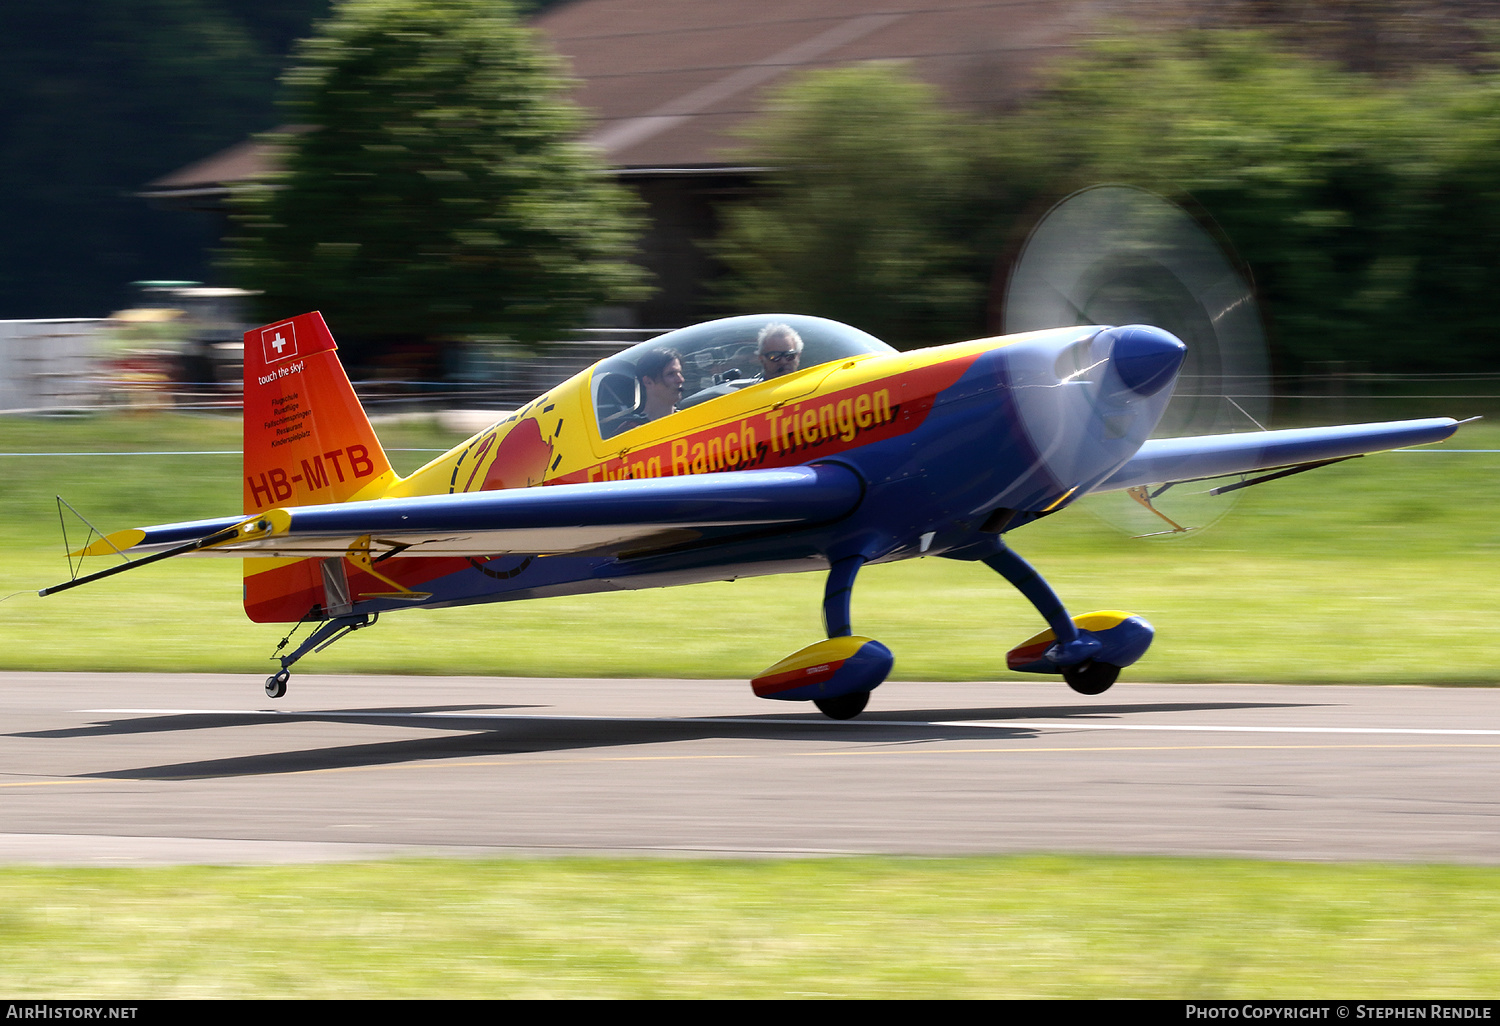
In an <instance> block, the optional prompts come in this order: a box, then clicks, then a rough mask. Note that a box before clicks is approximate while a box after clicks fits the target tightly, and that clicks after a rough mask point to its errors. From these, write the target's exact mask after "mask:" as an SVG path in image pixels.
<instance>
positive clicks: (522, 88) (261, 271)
mask: <svg viewBox="0 0 1500 1026" xmlns="http://www.w3.org/2000/svg"><path fill="white" fill-rule="evenodd" d="M284 84H285V86H286V88H287V97H286V100H285V108H286V111H287V114H288V116H289V120H290V121H292V122H294V123H296V124H298V125H302V126H309V127H308V128H307V129H306V130H301V131H298V132H294V133H284V134H281V135H280V136H278V137H277V142H278V144H279V145H280V147H281V149H282V153H283V170H282V171H281V172H280V173H278V174H277V175H275V176H274V177H273V178H272V179H271V180H269V181H267V182H265V183H263V184H262V185H260V186H259V187H257V188H254V189H252V190H250V191H249V192H248V193H247V194H246V195H245V196H244V197H243V198H242V205H241V213H240V215H239V216H240V229H241V230H240V231H239V232H238V233H237V236H236V237H235V238H234V239H232V240H231V247H232V248H231V252H230V255H229V265H230V266H231V267H232V268H233V270H234V271H235V272H236V274H237V275H238V278H239V284H241V285H244V286H246V287H249V288H254V289H260V290H263V292H264V295H263V297H262V307H263V312H264V313H265V314H266V315H267V316H269V317H280V316H285V315H287V314H289V313H297V312H301V311H302V310H308V309H315V308H316V309H321V310H322V311H323V312H324V314H325V315H326V316H327V317H328V320H329V322H330V323H331V324H332V325H333V327H334V329H335V331H337V332H343V333H348V334H351V335H364V336H367V337H368V336H384V337H386V338H390V337H393V336H407V337H412V336H417V337H427V338H433V337H442V336H453V335H475V334H494V335H500V336H503V337H508V338H512V339H516V340H522V341H525V340H537V339H542V338H545V337H548V336H549V335H552V334H554V333H555V332H557V331H558V330H559V329H562V328H564V327H567V326H569V325H571V324H574V323H576V321H577V319H578V318H579V317H580V316H581V314H582V313H583V311H585V310H586V309H587V308H588V307H590V306H593V305H597V304H601V303H605V302H611V301H620V300H623V299H627V298H631V297H633V295H634V294H635V293H637V292H638V291H639V289H640V285H641V281H642V272H641V271H640V270H639V269H638V268H637V267H635V266H634V265H633V264H631V263H629V262H628V258H629V256H630V255H631V253H632V251H633V244H634V236H635V233H636V231H637V221H636V218H635V217H634V215H633V212H632V210H631V202H630V200H629V199H628V197H627V194H626V193H624V192H623V191H622V190H621V189H620V188H619V187H617V186H616V185H614V184H613V183H612V182H611V181H610V180H609V179H608V178H607V177H606V176H605V175H604V174H603V173H602V172H603V168H602V167H600V166H599V165H598V163H597V162H596V161H595V160H593V159H592V158H591V156H590V155H589V154H588V153H587V151H585V150H584V149H583V147H582V146H581V145H580V144H579V143H577V142H576V141H575V140H576V139H577V137H578V136H579V134H580V128H581V124H582V120H581V115H580V114H579V112H578V110H577V109H576V108H575V107H574V106H573V105H572V104H571V103H569V102H568V101H567V100H566V99H565V98H564V97H563V95H562V92H563V89H564V82H563V81H562V80H561V79H560V78H559V76H558V74H557V72H556V61H555V59H554V58H552V57H551V56H549V55H547V54H545V53H544V52H543V51H542V49H541V48H540V47H539V45H538V44H537V43H536V42H535V40H534V38H533V35H532V33H531V32H530V30H528V29H525V28H523V27H521V26H520V25H519V24H518V23H517V22H516V20H515V17H514V14H513V13H512V11H511V9H510V8H509V7H507V6H506V5H505V4H503V3H499V2H496V0H346V2H344V3H341V4H339V5H338V6H337V7H336V8H335V11H334V14H333V16H332V18H331V19H330V20H329V21H327V22H325V23H324V24H323V25H321V26H320V29H319V31H318V34H317V35H316V36H315V37H314V38H312V39H310V40H308V41H306V42H304V43H303V44H302V45H301V46H300V48H299V50H298V52H297V55H296V60H295V63H294V66H293V67H292V69H291V70H290V71H289V72H288V73H287V75H286V77H285V79H284Z"/></svg>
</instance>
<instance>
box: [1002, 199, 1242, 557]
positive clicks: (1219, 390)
mask: <svg viewBox="0 0 1500 1026" xmlns="http://www.w3.org/2000/svg"><path fill="white" fill-rule="evenodd" d="M1004 309H1005V315H1004V325H1003V330H1004V332H1005V333H1006V334H1010V333H1013V332H1020V331H1033V330H1037V329H1042V328H1055V327H1058V326H1063V325H1070V324H1108V325H1122V324H1150V325H1154V326H1156V327H1159V328H1165V329H1166V330H1167V331H1170V332H1172V333H1173V334H1174V335H1176V336H1177V337H1178V338H1180V339H1182V341H1183V342H1184V343H1186V345H1187V358H1186V362H1185V363H1184V364H1183V366H1182V371H1181V373H1180V375H1179V376H1178V379H1177V385H1176V390H1175V391H1174V393H1173V396H1172V401H1171V403H1170V404H1169V405H1168V407H1167V411H1166V413H1165V414H1164V415H1163V416H1162V419H1161V422H1160V424H1159V425H1158V426H1157V428H1156V430H1155V432H1153V435H1152V437H1156V438H1165V437H1175V436H1183V435H1206V434H1224V433H1230V432H1239V431H1260V430H1262V425H1265V424H1266V421H1267V418H1268V412H1269V408H1270V396H1269V393H1270V387H1269V385H1270V382H1269V374H1268V371H1267V362H1266V345H1265V336H1264V334H1263V333H1262V331H1261V322H1260V311H1259V309H1258V308H1257V306H1256V303H1255V297H1254V294H1253V293H1252V291H1251V288H1250V285H1249V283H1248V282H1247V281H1246V279H1245V277H1244V276H1243V275H1242V274H1241V273H1240V272H1239V271H1238V270H1237V269H1236V267H1235V265H1234V263H1233V262H1232V261H1231V259H1230V257H1229V256H1228V255H1227V254H1226V253H1225V251H1224V249H1223V248H1222V247H1221V246H1220V245H1219V244H1218V243H1216V242H1215V241H1214V239H1213V237H1212V236H1211V235H1210V234H1209V233H1208V231H1206V230H1205V229H1204V228H1203V226H1202V225H1200V224H1199V223H1198V222H1197V221H1196V220H1194V219H1193V217H1192V216H1191V215H1189V214H1188V213H1187V211H1185V210H1183V209H1182V208H1181V207H1179V206H1177V205H1176V204H1173V203H1170V202H1168V201H1167V200H1164V199H1162V198H1161V197H1159V196H1155V195H1153V194H1151V193H1149V192H1145V191H1143V190H1141V189H1136V188H1131V187H1128V186H1118V185H1106V186H1096V187H1094V188H1091V189H1084V190H1083V191H1081V192H1076V193H1074V194H1073V195H1071V196H1069V197H1067V198H1066V199H1064V200H1063V201H1062V202H1060V203H1058V204H1057V205H1056V206H1055V207H1053V208H1052V209H1051V210H1050V211H1049V212H1048V213H1047V214H1046V216H1045V217H1043V218H1042V220H1041V221H1040V222H1039V223H1038V224H1037V225H1036V227H1035V228H1033V229H1032V232H1031V235H1030V237H1029V238H1028V239H1027V240H1026V245H1025V247H1024V248H1023V250H1022V252H1021V256H1020V259H1019V260H1018V261H1017V262H1016V265H1015V268H1014V270H1013V271H1012V273H1011V278H1010V282H1009V285H1008V286H1007V289H1006V296H1005V306H1004ZM1231 483H1232V481H1226V480H1223V479H1219V480H1214V481H1196V482H1185V483H1182V484H1177V485H1173V486H1171V487H1170V488H1167V489H1165V490H1162V489H1161V486H1159V485H1158V486H1155V487H1151V488H1145V489H1132V490H1131V492H1129V493H1127V492H1109V493H1105V494H1101V495H1094V496H1089V497H1088V498H1086V499H1084V500H1083V501H1082V503H1081V505H1083V506H1084V508H1087V509H1089V510H1090V511H1092V512H1093V513H1094V514H1095V515H1097V516H1099V517H1100V518H1101V519H1103V520H1105V521H1106V522H1108V523H1110V524H1113V525H1114V526H1116V527H1119V528H1120V529H1121V530H1124V531H1126V532H1127V533H1129V534H1132V535H1162V534H1166V535H1171V534H1181V533H1185V531H1187V530H1191V529H1194V528H1198V527H1204V526H1207V525H1208V524H1210V523H1212V522H1213V521H1214V520H1216V519H1218V517H1220V516H1222V515H1223V514H1224V513H1225V512H1226V511H1227V510H1228V509H1229V507H1230V506H1231V505H1233V503H1234V501H1235V499H1236V498H1237V497H1238V495H1239V492H1238V491H1237V490H1231V491H1225V492H1223V493H1222V494H1220V495H1211V494H1210V492H1211V491H1212V490H1214V489H1216V488H1222V487H1223V486H1225V485H1227V484H1231Z"/></svg>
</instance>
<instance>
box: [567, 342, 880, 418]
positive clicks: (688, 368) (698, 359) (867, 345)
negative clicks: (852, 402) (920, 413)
mask: <svg viewBox="0 0 1500 1026" xmlns="http://www.w3.org/2000/svg"><path fill="white" fill-rule="evenodd" d="M773 325H784V326H786V327H789V328H791V329H792V331H793V332H795V333H796V335H797V337H798V338H800V339H801V341H802V350H801V357H800V360H799V361H798V362H797V370H798V371H803V370H806V369H808V368H809V367H816V366H818V365H819V364H824V363H829V362H831V361H834V360H846V359H848V358H849V357H851V356H868V355H872V354H887V353H894V352H895V351H896V350H895V349H893V348H892V347H890V346H888V345H886V344H885V343H884V342H882V341H880V339H878V338H876V337H875V336H874V335H871V334H868V333H867V332H863V331H860V330H859V329H858V328H853V327H850V326H849V325H847V324H841V323H839V322H838V321H830V320H828V319H826V318H823V317H809V316H806V315H804V314H750V315H746V316H742V317H725V318H723V319H721V320H717V321H707V322H705V323H703V324H694V325H692V326H691V327H688V328H678V329H677V330H676V331H669V332H667V333H666V334H665V335H658V336H657V337H656V338H653V339H650V340H648V341H645V342H641V343H639V344H638V345H634V346H631V347H630V348H629V349H627V350H625V351H624V352H622V353H618V354H616V355H615V356H611V357H610V358H609V359H607V360H603V361H601V362H600V363H598V364H597V365H595V367H594V372H593V379H592V383H591V393H592V399H593V405H594V415H595V416H596V417H597V418H598V424H599V434H600V435H601V436H602V437H604V438H609V437H611V436H613V435H617V434H619V433H621V432H622V431H626V430H628V429H630V428H632V427H637V426H639V425H640V424H642V423H644V422H645V419H644V417H643V413H642V405H643V403H644V395H645V393H644V389H643V388H642V385H641V373H642V365H643V362H644V365H645V367H646V368H647V369H649V368H650V367H651V365H652V362H651V360H650V359H649V358H650V357H651V356H652V354H654V353H658V352H660V351H663V350H668V349H670V350H672V351H673V352H675V353H676V354H677V355H678V356H679V357H680V359H681V367H682V376H683V386H682V398H681V400H680V401H679V402H678V403H677V408H678V409H686V408H687V407H689V406H697V405H699V404H700V403H704V402H709V401H710V400H713V399H717V398H719V397H720V396H724V395H729V394H731V393H733V392H736V391H738V390H739V389H741V388H746V387H749V386H751V385H754V384H757V383H759V382H760V381H761V377H760V374H761V361H760V358H759V355H758V345H759V338H760V335H761V332H762V331H765V330H766V329H767V328H768V327H772V326H773ZM773 330H774V329H773ZM657 362H659V360H658V361H657Z"/></svg>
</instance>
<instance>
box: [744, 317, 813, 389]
mask: <svg viewBox="0 0 1500 1026" xmlns="http://www.w3.org/2000/svg"><path fill="white" fill-rule="evenodd" d="M755 354H756V356H757V357H759V359H760V380H762V381H770V380H771V379H772V378H779V377H781V376H782V375H784V374H790V373H792V371H794V370H796V369H797V364H798V363H799V362H800V361H801V359H802V336H801V335H799V334H797V332H796V330H795V329H794V328H793V327H792V326H791V325H790V324H781V323H773V324H767V325H766V326H765V327H764V328H761V329H760V334H759V335H757V336H756V338H755Z"/></svg>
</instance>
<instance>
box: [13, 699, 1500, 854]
mask: <svg viewBox="0 0 1500 1026" xmlns="http://www.w3.org/2000/svg"><path fill="white" fill-rule="evenodd" d="M1497 770H1500V690H1491V689H1455V688H1407V687H1278V686H1255V685H1156V684H1135V683H1122V684H1118V685H1116V686H1115V688H1114V689H1113V690H1111V691H1109V692H1108V693H1106V694H1104V695H1101V696H1098V697H1096V698H1085V697H1083V696H1079V695H1075V694H1073V693H1072V692H1071V691H1069V690H1068V689H1067V688H1066V687H1065V686H1063V685H1062V684H1060V683H1054V682H1051V681H1039V682H1038V683H973V684H917V683H900V682H897V683H890V684H886V685H885V686H884V687H882V688H881V689H880V690H879V691H877V692H876V693H875V696H874V699H873V701H872V702H871V709H870V711H868V712H867V713H866V714H865V715H864V716H863V717H861V718H860V719H858V720H853V721H849V722H843V723H838V722H833V721H830V720H826V719H823V718H822V717H821V716H819V715H817V713H816V711H815V710H814V709H812V708H811V706H808V705H803V704H800V703H797V704H793V703H786V704H781V703H772V702H766V701H762V700H759V699H756V698H754V697H752V696H751V695H750V692H749V687H748V685H746V684H745V683H744V682H736V681H682V680H635V681H622V680H536V679H514V678H510V679H501V678H452V677H446V678H439V677H338V676H318V675H312V674H308V675H297V676H294V677H293V678H292V682H291V690H290V693H289V694H288V696H287V697H286V698H283V699H280V700H276V701H273V700H271V699H268V698H266V697H265V695H264V692H263V691H262V690H261V678H259V677H250V676H227V675H174V676H153V675H147V674H86V673H58V674H40V673H4V674H0V861H8V862H35V863H67V864H86V865H134V864H153V863H174V862H202V863H266V862H287V861H315V860H329V859H357V858H371V857H384V856H391V855H426V854H439V855H462V856H476V857H477V856H497V855H513V854H553V853H566V854H613V853H618V854H651V855H664V856H718V855H723V856H743V855H749V856H803V855H823V854H843V853H890V854H923V855H950V854H977V853H996V852H1037V851H1050V852H1120V853H1151V854H1188V855H1231V856H1250V857H1257V858H1273V859H1309V860H1382V861H1389V860H1401V861H1432V862H1462V863H1487V864H1495V863H1500V787H1497V786H1496V783H1495V781H1496V779H1497V776H1500V774H1497Z"/></svg>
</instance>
